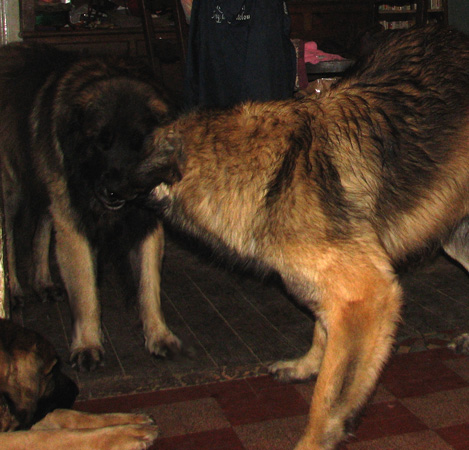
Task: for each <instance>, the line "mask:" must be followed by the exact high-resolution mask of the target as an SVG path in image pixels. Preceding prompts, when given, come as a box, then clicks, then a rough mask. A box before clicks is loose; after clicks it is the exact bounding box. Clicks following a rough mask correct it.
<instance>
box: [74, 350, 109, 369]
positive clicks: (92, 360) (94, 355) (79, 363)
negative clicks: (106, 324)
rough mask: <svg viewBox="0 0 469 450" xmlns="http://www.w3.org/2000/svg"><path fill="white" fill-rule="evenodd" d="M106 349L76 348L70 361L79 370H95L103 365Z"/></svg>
mask: <svg viewBox="0 0 469 450" xmlns="http://www.w3.org/2000/svg"><path fill="white" fill-rule="evenodd" d="M103 359H104V350H103V349H102V348H86V349H81V350H76V351H74V352H73V353H72V355H71V356H70V363H71V365H72V367H73V368H74V369H76V370H77V371H79V372H93V371H95V370H96V369H98V368H99V367H102V366H103Z"/></svg>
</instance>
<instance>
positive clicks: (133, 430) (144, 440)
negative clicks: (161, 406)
mask: <svg viewBox="0 0 469 450" xmlns="http://www.w3.org/2000/svg"><path fill="white" fill-rule="evenodd" d="M115 428H117V429H121V430H120V433H119V434H120V436H119V439H120V440H121V442H120V443H119V446H118V447H117V448H118V449H119V450H145V449H147V448H149V447H150V446H151V445H152V444H153V442H154V441H155V439H156V438H157V437H158V427H157V426H155V425H123V426H118V427H115Z"/></svg>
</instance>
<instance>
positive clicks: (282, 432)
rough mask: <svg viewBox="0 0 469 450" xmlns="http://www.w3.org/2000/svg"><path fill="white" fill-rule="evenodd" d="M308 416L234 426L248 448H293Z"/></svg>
mask: <svg viewBox="0 0 469 450" xmlns="http://www.w3.org/2000/svg"><path fill="white" fill-rule="evenodd" d="M306 420H307V419H306V416H296V417H289V418H287V419H277V420H270V421H268V422H260V423H254V424H248V425H240V426H236V427H235V428H234V430H235V432H236V434H237V435H238V437H239V439H240V441H241V442H242V444H243V446H244V448H245V449H246V450H288V449H293V448H294V447H295V444H296V443H297V442H298V440H299V439H300V437H301V435H302V433H303V430H304V428H305V426H306Z"/></svg>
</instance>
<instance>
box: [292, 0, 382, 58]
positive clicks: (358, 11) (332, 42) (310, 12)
mask: <svg viewBox="0 0 469 450" xmlns="http://www.w3.org/2000/svg"><path fill="white" fill-rule="evenodd" d="M287 6H288V11H289V13H290V17H291V30H292V31H291V36H292V38H294V39H303V40H305V41H315V42H317V43H318V46H319V48H321V49H322V50H324V51H331V52H338V53H341V54H344V53H349V52H351V53H353V52H354V49H355V47H356V45H357V40H358V38H359V37H360V35H361V34H362V33H363V31H365V30H366V29H368V28H369V27H371V25H372V24H373V3H372V1H370V0H292V1H287Z"/></svg>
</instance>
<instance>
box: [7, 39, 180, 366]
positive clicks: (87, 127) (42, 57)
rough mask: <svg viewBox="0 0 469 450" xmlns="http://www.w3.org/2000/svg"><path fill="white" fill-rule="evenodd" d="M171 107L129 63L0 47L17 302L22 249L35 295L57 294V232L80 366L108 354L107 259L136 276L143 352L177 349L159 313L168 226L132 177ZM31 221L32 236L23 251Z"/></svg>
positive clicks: (12, 269) (35, 48)
mask: <svg viewBox="0 0 469 450" xmlns="http://www.w3.org/2000/svg"><path fill="white" fill-rule="evenodd" d="M142 73H143V72H142ZM169 113H170V109H169V106H168V102H167V101H166V99H165V96H164V94H163V93H162V92H161V91H160V90H159V88H158V86H156V85H155V82H154V81H153V80H152V79H149V78H147V77H145V76H143V75H142V74H141V72H140V71H139V70H136V68H135V67H133V66H130V65H129V64H127V63H126V62H125V61H115V60H105V59H103V58H100V59H87V58H85V59H83V58H81V57H79V56H77V55H75V54H73V53H64V52H60V51H58V50H56V49H54V48H50V47H46V46H39V45H26V44H12V45H8V46H5V47H3V48H2V49H0V163H1V175H2V178H3V191H4V205H5V222H6V230H5V231H6V236H7V249H8V257H9V264H8V266H9V275H10V288H11V291H12V299H18V298H21V297H22V296H24V294H25V292H24V285H25V284H21V283H20V277H19V276H18V273H17V258H16V257H17V256H18V255H27V258H26V259H27V261H26V264H23V265H26V266H27V267H29V268H32V270H33V273H32V274H31V276H30V280H29V281H30V285H31V286H32V289H33V291H34V293H35V294H36V295H37V296H38V297H40V298H48V297H51V296H52V297H56V292H57V289H56V286H55V285H54V284H53V282H52V277H51V273H50V267H49V248H50V237H51V232H53V233H54V236H55V250H56V251H55V253H56V260H57V263H58V267H59V271H60V275H61V278H62V281H63V284H64V286H65V289H66V291H67V294H68V299H69V302H70V306H71V311H72V314H73V321H74V323H73V335H72V344H71V361H72V363H73V364H74V365H75V366H76V367H77V368H78V369H81V370H92V369H94V368H96V367H97V366H98V365H99V364H100V363H101V361H102V358H103V353H104V348H103V343H102V340H103V338H102V331H101V324H100V319H101V317H100V316H101V308H100V303H99V300H98V274H99V273H102V268H103V267H107V266H106V264H105V263H104V262H106V261H107V262H109V261H111V262H112V264H113V266H114V267H117V268H118V270H121V273H122V274H123V276H121V278H122V279H126V278H133V283H132V285H133V287H134V290H135V292H134V293H133V294H134V295H133V296H134V297H136V298H137V299H138V304H139V310H140V317H141V320H142V323H143V332H144V336H145V345H146V347H147V349H148V350H149V351H150V352H151V353H153V354H156V355H164V354H165V353H166V352H167V350H168V349H169V350H172V351H177V350H178V349H179V347H180V342H179V339H178V338H177V337H175V336H174V335H173V334H172V333H171V331H170V330H169V329H168V327H167V326H166V324H165V321H164V318H163V315H162V312H161V308H160V268H161V260H162V257H163V244H164V238H163V229H162V227H161V224H160V223H159V221H158V219H157V217H156V215H155V214H154V213H152V212H151V211H148V210H144V209H141V208H139V207H138V206H137V205H138V201H139V199H138V198H137V197H136V196H134V194H133V189H132V187H131V186H129V180H128V177H127V176H126V174H127V173H129V174H132V173H133V172H132V171H133V168H134V167H135V166H136V165H138V163H139V161H142V160H143V158H144V157H145V155H146V153H145V151H146V144H147V141H148V137H149V136H150V133H151V132H152V130H153V129H154V127H155V126H159V125H160V124H161V123H163V122H164V121H165V120H167V118H168V115H169ZM129 192H131V194H130V195H129ZM28 223H32V224H31V225H30V227H29V228H32V229H34V230H35V233H34V235H33V237H32V238H31V241H26V242H25V243H23V244H22V246H21V243H22V241H24V240H25V236H26V235H27V233H26V232H24V229H28V227H27V226H25V225H24V224H28ZM17 244H18V245H17ZM21 248H22V249H23V250H22V251H21V250H18V249H21ZM24 278H26V277H24ZM24 278H23V281H24Z"/></svg>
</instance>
